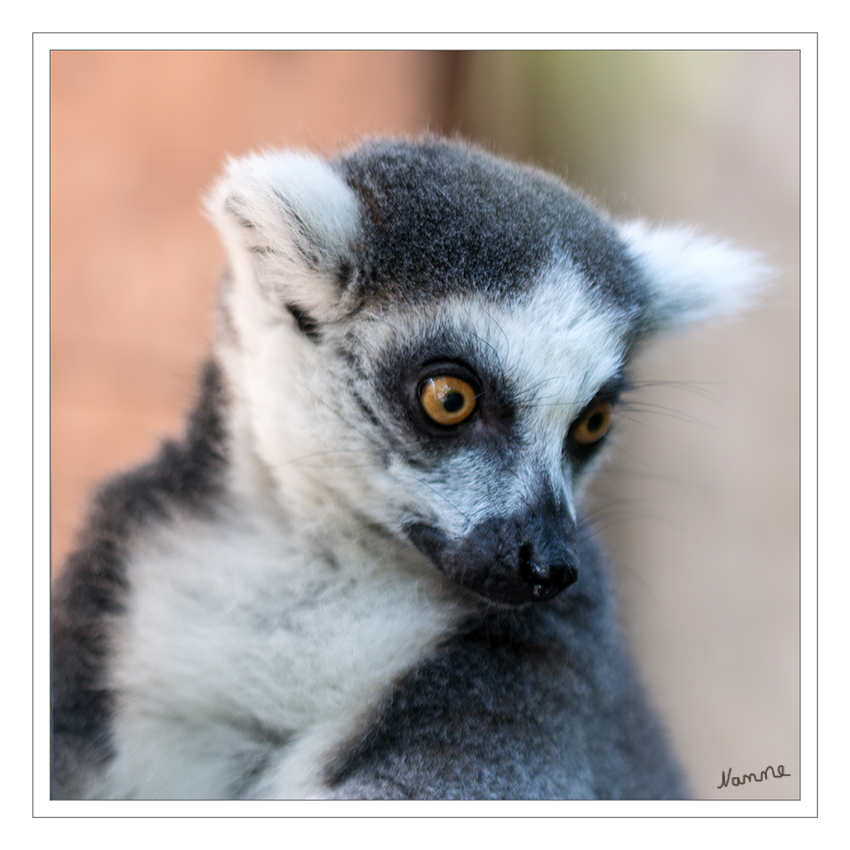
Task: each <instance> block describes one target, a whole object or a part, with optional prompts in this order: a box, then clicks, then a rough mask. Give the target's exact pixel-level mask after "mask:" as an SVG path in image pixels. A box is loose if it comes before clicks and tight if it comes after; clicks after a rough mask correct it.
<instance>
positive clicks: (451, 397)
mask: <svg viewBox="0 0 850 850" xmlns="http://www.w3.org/2000/svg"><path fill="white" fill-rule="evenodd" d="M462 407H463V394H462V393H458V392H451V393H449V394H448V395H447V396H446V397H445V399H444V400H443V409H444V410H445V411H446V412H447V413H456V412H457V411H458V410H460V409H461V408H462Z"/></svg>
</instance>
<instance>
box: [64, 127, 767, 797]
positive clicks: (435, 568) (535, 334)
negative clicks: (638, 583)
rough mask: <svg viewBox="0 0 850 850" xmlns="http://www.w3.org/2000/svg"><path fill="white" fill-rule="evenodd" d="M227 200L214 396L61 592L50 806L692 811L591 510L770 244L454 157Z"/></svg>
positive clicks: (377, 149)
mask: <svg viewBox="0 0 850 850" xmlns="http://www.w3.org/2000/svg"><path fill="white" fill-rule="evenodd" d="M210 210H211V213H212V216H213V218H214V220H215V222H216V224H217V226H218V228H219V230H220V232H221V234H222V237H223V239H224V242H225V245H226V247H227V249H228V254H229V259H230V272H229V274H228V276H227V278H226V280H225V281H224V283H223V285H222V291H221V309H220V322H219V333H218V340H217V343H216V346H215V349H214V353H213V357H212V359H211V360H210V362H209V364H208V365H207V367H206V370H205V373H204V379H203V381H202V392H201V398H200V401H199V404H198V407H197V409H196V411H195V413H194V414H193V416H192V417H191V418H190V421H189V427H188V429H187V433H186V436H185V438H184V440H183V442H182V443H180V444H167V445H165V446H164V447H163V450H162V452H161V453H160V455H159V457H158V458H156V459H155V460H154V461H152V462H151V463H150V464H149V465H147V466H145V467H142V468H140V469H138V470H136V471H133V472H130V473H128V474H126V475H125V476H123V477H120V478H118V479H115V480H114V481H113V482H111V483H110V484H108V485H107V486H106V487H105V488H104V490H103V491H102V492H101V494H100V496H99V497H98V499H97V500H96V503H95V509H94V511H93V513H92V516H91V519H90V521H89V524H88V526H87V528H86V530H85V531H84V534H83V537H82V539H81V544H80V548H79V549H78V551H77V552H76V553H75V554H74V555H72V557H71V559H70V560H69V563H68V565H67V567H66V569H65V571H64V572H63V574H62V576H61V577H60V579H59V581H58V582H57V585H56V588H55V601H54V611H55V615H54V674H53V677H54V678H53V690H54V720H53V724H54V744H53V746H54V795H55V796H57V797H72V798H73V797H101V798H184V799H185V798H193V799H196V798H303V797H312V798H467V799H482V798H671V797H673V798H675V797H682V796H684V795H685V794H686V790H685V785H684V782H683V780H682V778H681V774H680V771H679V769H678V767H677V765H676V763H675V760H674V759H673V757H672V756H671V755H670V752H669V749H668V746H667V743H666V741H665V737H664V735H663V733H662V732H661V730H660V728H659V726H658V723H657V721H656V719H655V717H654V715H653V713H652V711H651V710H650V708H649V707H648V706H647V703H646V700H645V697H644V695H643V692H642V690H641V688H640V685H639V683H638V682H637V679H636V676H635V674H634V672H633V670H632V666H631V662H630V661H629V659H628V655H627V653H626V651H625V650H624V648H623V646H622V641H621V638H620V636H619V632H618V628H617V624H616V618H615V613H614V611H613V601H612V600H613V594H612V590H611V588H610V586H609V576H608V569H607V566H606V565H605V563H604V561H603V559H602V558H601V557H600V556H599V554H598V552H597V551H596V548H595V546H594V544H593V542H592V540H591V537H592V533H591V532H590V530H589V529H588V528H587V526H586V525H585V524H584V523H583V521H582V520H581V517H580V514H579V509H578V500H579V497H580V494H581V491H582V488H583V486H584V484H585V483H586V481H587V479H588V476H589V474H590V472H591V471H592V469H593V467H594V466H595V462H596V459H597V458H598V450H599V449H600V448H601V447H602V445H603V444H604V442H605V439H604V436H605V431H606V430H607V427H608V424H609V420H610V413H611V409H612V407H613V406H614V405H615V404H616V401H617V399H618V397H619V394H620V392H621V391H622V390H623V388H624V387H625V382H626V370H627V367H628V365H629V362H630V360H631V358H632V357H633V356H634V354H635V352H636V351H637V350H638V349H639V348H640V346H641V345H642V344H643V343H644V342H645V341H647V340H649V339H650V338H651V337H652V336H653V335H655V334H657V333H658V332H661V331H664V330H666V329H668V328H673V327H678V326H681V325H684V324H687V323H689V322H692V321H697V320H701V319H704V318H709V317H710V316H712V315H715V314H718V313H727V312H732V311H734V310H736V309H739V308H740V307H741V306H742V305H743V304H744V303H746V301H747V299H748V298H749V295H750V293H751V291H752V290H753V284H754V283H758V281H759V280H760V279H761V278H762V277H763V271H762V269H761V267H760V266H759V263H758V260H757V258H756V257H754V256H753V255H751V254H749V253H747V252H743V251H739V250H736V249H733V248H731V247H729V246H726V245H724V244H721V243H717V242H715V241H713V240H709V239H705V238H702V237H698V236H696V235H694V234H693V233H691V232H689V231H684V230H667V229H656V230H653V229H650V228H648V227H646V226H644V225H642V224H640V223H632V224H628V225H618V224H615V223H614V222H612V221H609V220H608V219H607V218H606V217H605V216H603V215H602V214H601V213H599V212H597V211H595V210H594V209H593V208H592V207H590V206H589V205H588V204H587V203H586V202H584V201H583V200H581V199H579V198H578V197H577V196H576V195H574V194H573V193H571V192H570V191H569V190H568V189H567V188H566V187H565V186H564V185H563V184H562V183H560V181H558V180H557V179H556V178H554V177H551V176H549V175H545V174H543V173H542V172H538V171H536V170H533V169H530V168H524V167H518V166H514V165H511V164H508V163H506V162H503V161H501V160H498V159H496V158H494V157H491V156H489V155H487V154H485V153H483V152H481V151H479V150H477V149H474V148H470V147H467V146H464V145H461V144H457V143H447V142H443V141H439V140H424V141H421V142H416V143H413V142H403V141H375V142H371V143H367V144H365V145H363V146H361V147H359V148H356V149H354V150H353V151H350V152H348V153H346V154H344V155H341V156H340V157H338V158H336V159H334V160H330V161H325V160H321V159H319V158H316V157H313V156H310V155H307V154H300V153H282V154H265V155H259V156H253V157H248V158H245V159H242V160H237V161H234V162H232V163H231V164H230V166H229V168H228V172H227V175H226V176H225V178H224V179H223V180H222V181H221V183H220V184H219V186H218V187H217V189H216V191H215V193H214V195H213V197H212V199H211V200H210ZM564 591H566V592H564Z"/></svg>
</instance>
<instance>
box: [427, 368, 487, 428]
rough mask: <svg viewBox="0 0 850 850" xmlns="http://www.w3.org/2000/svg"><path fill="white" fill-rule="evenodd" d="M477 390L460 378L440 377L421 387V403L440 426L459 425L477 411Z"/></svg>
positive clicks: (429, 416)
mask: <svg viewBox="0 0 850 850" xmlns="http://www.w3.org/2000/svg"><path fill="white" fill-rule="evenodd" d="M475 398H476V396H475V390H474V389H472V387H471V386H470V385H469V384H467V383H466V381H464V380H461V379H460V378H454V377H451V376H450V375H440V376H438V377H436V378H426V379H425V380H424V381H423V382H422V383H421V384H420V385H419V401H420V403H421V404H422V409H423V410H424V411H425V413H426V414H427V416H428V418H429V419H432V420H433V421H434V422H436V423H437V424H438V425H458V424H459V423H461V422H463V421H464V420H465V419H468V418H469V417H470V416H471V415H472V411H473V410H475Z"/></svg>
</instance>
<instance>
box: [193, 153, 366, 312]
mask: <svg viewBox="0 0 850 850" xmlns="http://www.w3.org/2000/svg"><path fill="white" fill-rule="evenodd" d="M207 209H208V211H209V213H210V215H211V217H212V219H213V221H214V222H215V224H216V226H217V227H218V230H219V232H220V233H221V236H222V239H223V240H224V244H225V247H226V248H227V251H228V254H229V258H230V262H231V265H232V267H233V271H234V274H235V276H236V278H237V280H249V281H250V280H251V279H253V280H254V281H255V282H256V284H257V285H259V287H260V289H262V290H263V291H264V292H265V293H266V294H267V295H268V296H269V297H270V298H271V300H272V301H273V302H274V303H275V304H277V305H279V306H282V307H286V308H288V309H289V310H290V311H291V312H292V313H293V315H295V317H296V319H297V320H298V321H299V324H301V322H302V319H303V321H305V322H307V323H308V324H312V323H314V322H322V321H327V320H330V319H333V318H335V317H337V316H338V315H339V314H340V312H341V309H342V308H341V303H340V302H341V300H342V299H343V297H344V295H345V282H346V270H347V269H350V267H351V252H352V250H353V245H354V242H355V241H356V239H357V235H358V233H359V229H360V207H359V204H358V201H357V197H356V195H355V194H354V192H353V191H352V190H351V188H350V187H349V186H348V185H347V184H346V183H345V182H344V181H343V180H342V178H341V177H340V176H339V175H338V174H337V173H336V172H335V171H334V170H333V168H332V167H331V166H330V165H329V164H328V163H327V162H325V161H324V160H322V159H320V158H318V157H316V156H313V155H311V154H305V153H300V152H295V151H285V152H281V153H268V154H254V155H251V156H247V157H244V158H241V159H232V160H230V161H229V162H228V164H227V168H226V171H225V176H224V177H223V178H222V180H221V181H220V182H219V183H218V184H217V186H216V187H215V188H214V190H213V192H212V195H211V196H210V198H209V200H208V202H207ZM303 317H306V318H303Z"/></svg>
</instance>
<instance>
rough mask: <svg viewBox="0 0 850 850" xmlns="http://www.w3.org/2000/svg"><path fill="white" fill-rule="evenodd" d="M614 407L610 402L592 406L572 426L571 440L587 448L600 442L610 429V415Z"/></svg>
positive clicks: (601, 402)
mask: <svg viewBox="0 0 850 850" xmlns="http://www.w3.org/2000/svg"><path fill="white" fill-rule="evenodd" d="M613 410H614V407H613V405H612V404H611V402H610V401H600V402H599V403H598V404H594V405H593V407H591V408H590V409H589V410H587V411H586V412H585V414H584V415H583V416H582V417H581V419H579V420H578V422H576V424H575V425H573V429H572V435H571V436H572V438H573V440H574V441H575V442H576V443H578V444H579V445H582V446H589V445H590V444H591V443H595V442H596V441H597V440H601V439H602V438H603V437H604V436H605V434H606V432H607V431H608V429H609V428H610V427H611V414H612V413H613Z"/></svg>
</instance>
